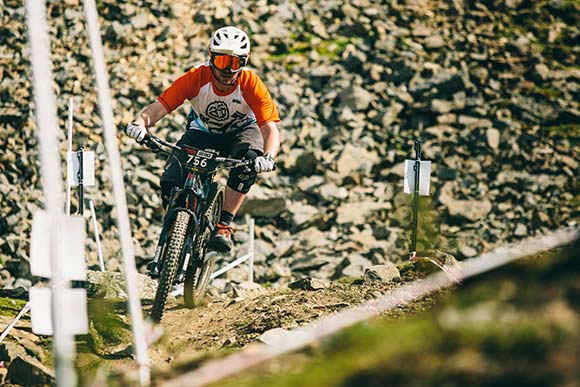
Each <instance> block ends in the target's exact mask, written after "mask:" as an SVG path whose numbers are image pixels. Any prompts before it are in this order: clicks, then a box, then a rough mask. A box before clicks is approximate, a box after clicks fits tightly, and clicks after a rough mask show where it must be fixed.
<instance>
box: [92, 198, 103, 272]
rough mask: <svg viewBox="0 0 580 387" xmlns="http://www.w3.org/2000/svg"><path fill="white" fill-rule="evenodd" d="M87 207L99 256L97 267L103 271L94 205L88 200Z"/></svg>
mask: <svg viewBox="0 0 580 387" xmlns="http://www.w3.org/2000/svg"><path fill="white" fill-rule="evenodd" d="M89 207H90V209H91V217H92V218H93V229H94V233H95V242H96V243H97V254H98V256H99V266H100V267H101V271H105V260H104V259H103V251H102V249H101V238H100V237H99V228H98V224H97V216H96V215H95V204H94V203H93V201H92V200H89Z"/></svg>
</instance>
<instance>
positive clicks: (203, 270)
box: [183, 182, 224, 308]
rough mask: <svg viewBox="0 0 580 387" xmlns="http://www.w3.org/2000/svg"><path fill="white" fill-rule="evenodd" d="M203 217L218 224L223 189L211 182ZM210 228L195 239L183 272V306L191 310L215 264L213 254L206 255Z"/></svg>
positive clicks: (222, 203) (200, 295)
mask: <svg viewBox="0 0 580 387" xmlns="http://www.w3.org/2000/svg"><path fill="white" fill-rule="evenodd" d="M207 203H208V205H207V207H206V208H207V209H206V211H205V216H206V217H207V219H208V220H209V222H210V223H211V225H212V226H213V227H215V225H216V224H217V223H218V222H219V219H220V215H221V212H222V208H223V205H224V188H223V187H222V186H221V185H219V184H218V183H217V182H213V183H212V184H211V187H210V192H209V195H208V201H207ZM213 227H211V228H213ZM210 233H211V232H210V227H209V225H208V227H206V228H205V230H204V231H203V233H200V234H199V235H198V237H197V238H196V241H195V245H194V252H193V257H192V260H191V261H190V263H189V265H188V267H187V270H186V272H185V282H184V286H183V301H184V303H185V306H187V307H188V308H193V307H194V306H197V305H199V304H201V303H202V301H203V298H204V296H205V291H206V288H207V285H208V284H209V282H210V280H211V273H212V271H213V267H214V263H215V258H216V257H215V254H208V253H207V251H206V248H205V246H206V244H207V241H208V240H209V237H210Z"/></svg>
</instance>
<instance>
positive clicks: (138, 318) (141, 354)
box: [84, 0, 150, 385]
mask: <svg viewBox="0 0 580 387" xmlns="http://www.w3.org/2000/svg"><path fill="white" fill-rule="evenodd" d="M84 7H85V13H86V16H87V25H88V30H89V38H90V41H91V51H92V53H93V63H94V66H95V76H96V80H97V90H98V93H99V105H100V108H101V109H100V110H101V116H102V119H103V128H104V137H105V145H106V149H107V153H108V154H109V159H110V163H111V175H112V181H113V193H114V195H115V204H116V206H117V213H118V218H117V224H118V227H119V234H120V239H121V251H122V253H123V267H124V269H125V270H124V271H125V281H126V283H127V294H128V296H129V312H130V315H131V320H132V321H131V323H132V324H131V326H132V328H133V335H134V340H135V355H136V358H137V363H138V364H139V377H140V382H141V384H142V385H148V384H149V383H150V373H149V372H150V370H149V357H148V354H147V342H146V339H145V326H144V323H143V312H142V310H141V300H140V299H139V291H138V288H137V269H136V266H135V253H134V251H133V240H132V237H131V224H130V222H129V211H128V209H127V201H126V196H125V187H124V181H123V168H122V166H121V156H120V154H119V148H118V146H117V131H116V130H115V124H114V120H113V108H112V106H111V92H110V90H109V79H108V75H107V69H106V66H105V55H104V53H103V45H102V42H101V35H100V30H99V20H98V12H97V5H96V3H95V0H84Z"/></svg>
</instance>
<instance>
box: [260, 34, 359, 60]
mask: <svg viewBox="0 0 580 387" xmlns="http://www.w3.org/2000/svg"><path fill="white" fill-rule="evenodd" d="M292 41H293V43H292V45H291V46H290V47H288V52H287V53H282V54H275V55H269V56H268V60H270V61H283V60H285V59H286V57H287V56H288V55H294V56H296V55H298V56H303V57H306V56H308V53H310V52H311V51H312V50H315V51H316V52H317V53H318V54H319V55H321V56H323V57H326V58H328V59H330V60H333V59H335V58H337V57H338V56H339V55H340V53H341V52H342V51H344V49H345V47H346V46H347V45H348V44H349V43H352V39H350V38H347V37H338V38H336V39H326V40H321V39H320V38H318V37H316V36H315V35H313V34H303V35H297V34H294V35H293V38H292Z"/></svg>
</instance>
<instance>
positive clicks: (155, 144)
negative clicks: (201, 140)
mask: <svg viewBox="0 0 580 387" xmlns="http://www.w3.org/2000/svg"><path fill="white" fill-rule="evenodd" d="M140 144H144V145H145V146H147V147H148V148H149V149H151V151H152V152H153V153H162V154H164V155H170V154H171V152H170V151H168V150H167V149H164V147H165V148H169V149H172V150H173V151H177V152H180V153H184V154H188V152H187V150H185V149H184V148H183V147H182V146H179V145H177V144H173V143H170V142H167V141H165V140H162V139H160V138H159V137H156V136H154V135H152V134H148V133H147V134H146V135H145V137H144V138H143V140H142V141H141V142H140ZM195 149H197V148H195ZM197 150H201V149H197ZM213 160H215V161H216V162H217V163H219V164H231V165H230V166H229V167H231V168H236V167H243V166H248V165H250V164H252V160H245V159H234V158H231V157H215V158H214V159H213ZM222 168H223V166H222ZM218 169H219V168H218Z"/></svg>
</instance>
